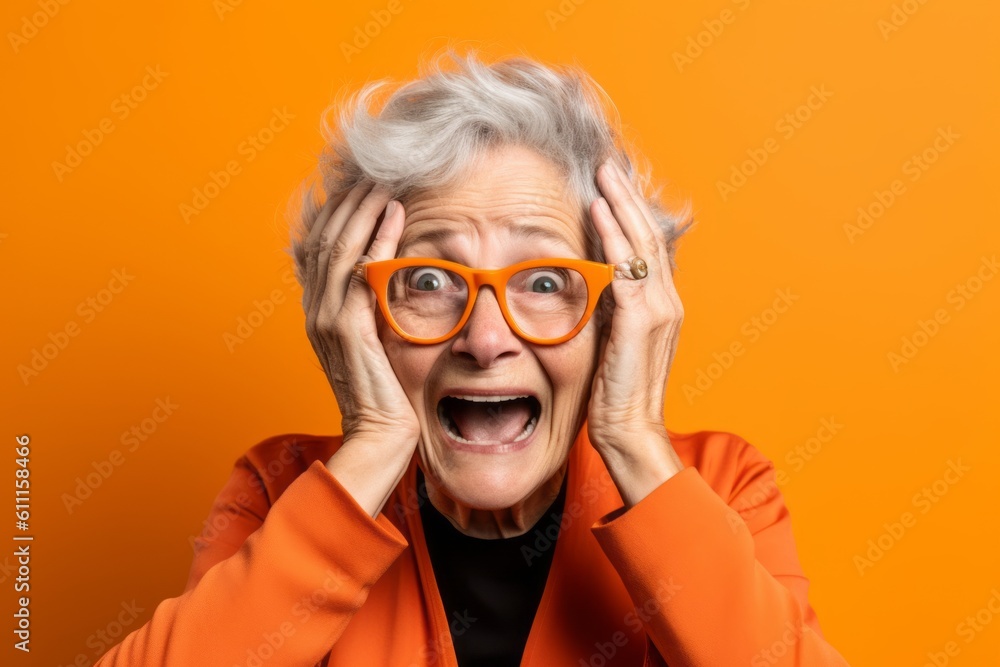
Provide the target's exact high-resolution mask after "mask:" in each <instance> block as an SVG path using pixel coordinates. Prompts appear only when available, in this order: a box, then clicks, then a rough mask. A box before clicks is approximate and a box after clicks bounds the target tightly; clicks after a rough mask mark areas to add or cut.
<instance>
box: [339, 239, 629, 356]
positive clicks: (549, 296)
mask: <svg viewBox="0 0 1000 667" xmlns="http://www.w3.org/2000/svg"><path fill="white" fill-rule="evenodd" d="M354 273H355V274H357V275H360V276H361V277H363V278H364V279H365V281H366V282H367V283H368V285H369V286H370V287H371V288H372V289H373V290H374V291H375V297H376V299H377V300H378V305H379V309H380V310H381V311H382V315H384V316H385V319H386V321H387V322H388V323H389V325H390V326H391V327H392V328H393V330H394V331H395V332H396V333H397V334H399V335H400V336H401V337H402V338H404V339H405V340H408V341H410V342H411V343H418V344H425V345H430V344H433V343H440V342H443V341H446V340H448V339H449V338H451V337H452V336H454V335H455V334H457V333H458V332H459V331H461V329H462V327H463V326H465V323H466V322H467V321H468V319H469V315H471V314H472V308H473V306H475V304H476V296H477V295H478V294H479V288H480V287H483V286H484V285H489V286H490V287H492V288H493V292H494V294H496V297H497V302H498V303H499V304H500V312H502V313H503V317H504V319H505V320H506V321H507V324H508V325H509V326H510V328H511V329H513V331H514V333H516V334H517V335H518V336H520V337H521V338H523V339H525V340H526V341H529V342H531V343H538V344H542V345H555V344H557V343H562V342H564V341H567V340H569V339H570V338H572V337H573V336H575V335H576V334H578V333H579V332H580V330H581V329H583V327H584V326H585V325H586V324H587V321H588V320H589V319H590V316H591V315H592V314H593V312H594V308H595V307H596V306H597V301H598V299H600V297H601V293H602V292H603V291H604V288H605V287H607V286H608V285H610V284H611V281H612V280H614V278H615V265H614V264H601V263H599V262H591V261H588V260H584V259H533V260H530V261H527V262H519V263H517V264H513V265H511V266H508V267H506V268H503V269H471V268H469V267H467V266H464V265H462V264H458V263H456V262H449V261H447V260H443V259H436V258H430V257H401V258H398V259H387V260H382V261H377V262H359V263H357V264H355V266H354Z"/></svg>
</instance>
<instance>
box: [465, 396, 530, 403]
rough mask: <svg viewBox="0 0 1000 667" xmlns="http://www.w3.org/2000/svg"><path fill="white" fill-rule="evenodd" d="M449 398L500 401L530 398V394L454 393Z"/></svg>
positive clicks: (489, 401) (486, 401)
mask: <svg viewBox="0 0 1000 667" xmlns="http://www.w3.org/2000/svg"><path fill="white" fill-rule="evenodd" d="M448 398H460V399H462V400H463V401H472V402H473V403H499V402H500V401H513V400H515V399H518V398H529V396H528V394H521V395H519V396H513V395H511V396H460V395H452V396H449V397H448Z"/></svg>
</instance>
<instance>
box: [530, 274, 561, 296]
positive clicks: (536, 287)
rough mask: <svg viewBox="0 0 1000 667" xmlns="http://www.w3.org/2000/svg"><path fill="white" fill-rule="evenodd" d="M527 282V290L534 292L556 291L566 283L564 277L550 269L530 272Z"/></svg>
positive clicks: (546, 292)
mask: <svg viewBox="0 0 1000 667" xmlns="http://www.w3.org/2000/svg"><path fill="white" fill-rule="evenodd" d="M527 283H528V291H530V292H535V293H536V294H551V293H553V292H558V291H559V290H561V289H562V288H563V287H564V286H565V285H566V281H565V279H564V277H563V276H562V275H560V274H559V273H557V272H555V271H553V270H552V269H547V270H545V271H536V272H535V273H532V274H531V275H530V276H529V277H528V280H527Z"/></svg>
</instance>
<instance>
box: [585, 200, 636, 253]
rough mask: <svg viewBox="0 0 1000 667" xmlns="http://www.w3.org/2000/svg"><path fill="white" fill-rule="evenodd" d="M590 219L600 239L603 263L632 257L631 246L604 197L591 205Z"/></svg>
mask: <svg viewBox="0 0 1000 667" xmlns="http://www.w3.org/2000/svg"><path fill="white" fill-rule="evenodd" d="M590 217H591V219H592V220H593V221H594V228H595V229H596V230H597V235H598V237H600V239H601V247H602V248H603V249H604V259H605V261H607V262H609V263H615V262H619V261H622V260H624V259H627V258H628V257H631V256H632V254H633V252H632V244H631V243H630V242H629V240H628V239H627V238H626V237H625V233H624V232H623V231H622V228H621V226H620V225H619V224H618V221H617V220H616V219H615V216H614V214H613V213H612V212H611V207H610V206H609V205H608V202H607V200H606V199H605V198H604V197H598V198H597V199H595V200H594V201H593V203H591V205H590Z"/></svg>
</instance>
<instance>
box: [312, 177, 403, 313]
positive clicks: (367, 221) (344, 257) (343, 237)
mask: <svg viewBox="0 0 1000 667" xmlns="http://www.w3.org/2000/svg"><path fill="white" fill-rule="evenodd" d="M388 203H389V189H388V188H386V187H384V186H382V185H376V186H375V187H374V188H372V190H371V192H369V193H368V194H367V195H366V196H365V198H364V199H362V200H361V203H360V204H359V205H358V208H357V210H355V211H354V213H353V214H351V217H350V219H349V220H348V221H347V224H346V225H345V226H344V229H343V231H342V232H341V234H340V236H338V237H337V239H336V241H335V242H334V243H332V244H331V245H330V247H329V248H327V249H326V253H327V275H326V292H327V293H328V294H327V295H324V297H323V303H322V304H320V307H321V308H322V307H323V306H324V305H326V304H330V303H336V304H342V303H343V302H344V299H345V298H346V296H347V290H348V288H349V287H350V284H351V282H352V272H353V268H354V264H355V262H357V261H358V259H359V258H360V257H361V255H362V253H363V252H364V249H365V245H366V244H367V242H368V239H370V238H372V232H373V230H374V229H375V226H376V224H377V220H378V218H379V215H380V214H381V213H382V212H383V210H384V209H385V208H386V205H387V204H388ZM398 208H402V207H398ZM321 266H322V265H321ZM331 297H333V299H334V301H332V302H331Z"/></svg>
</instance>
